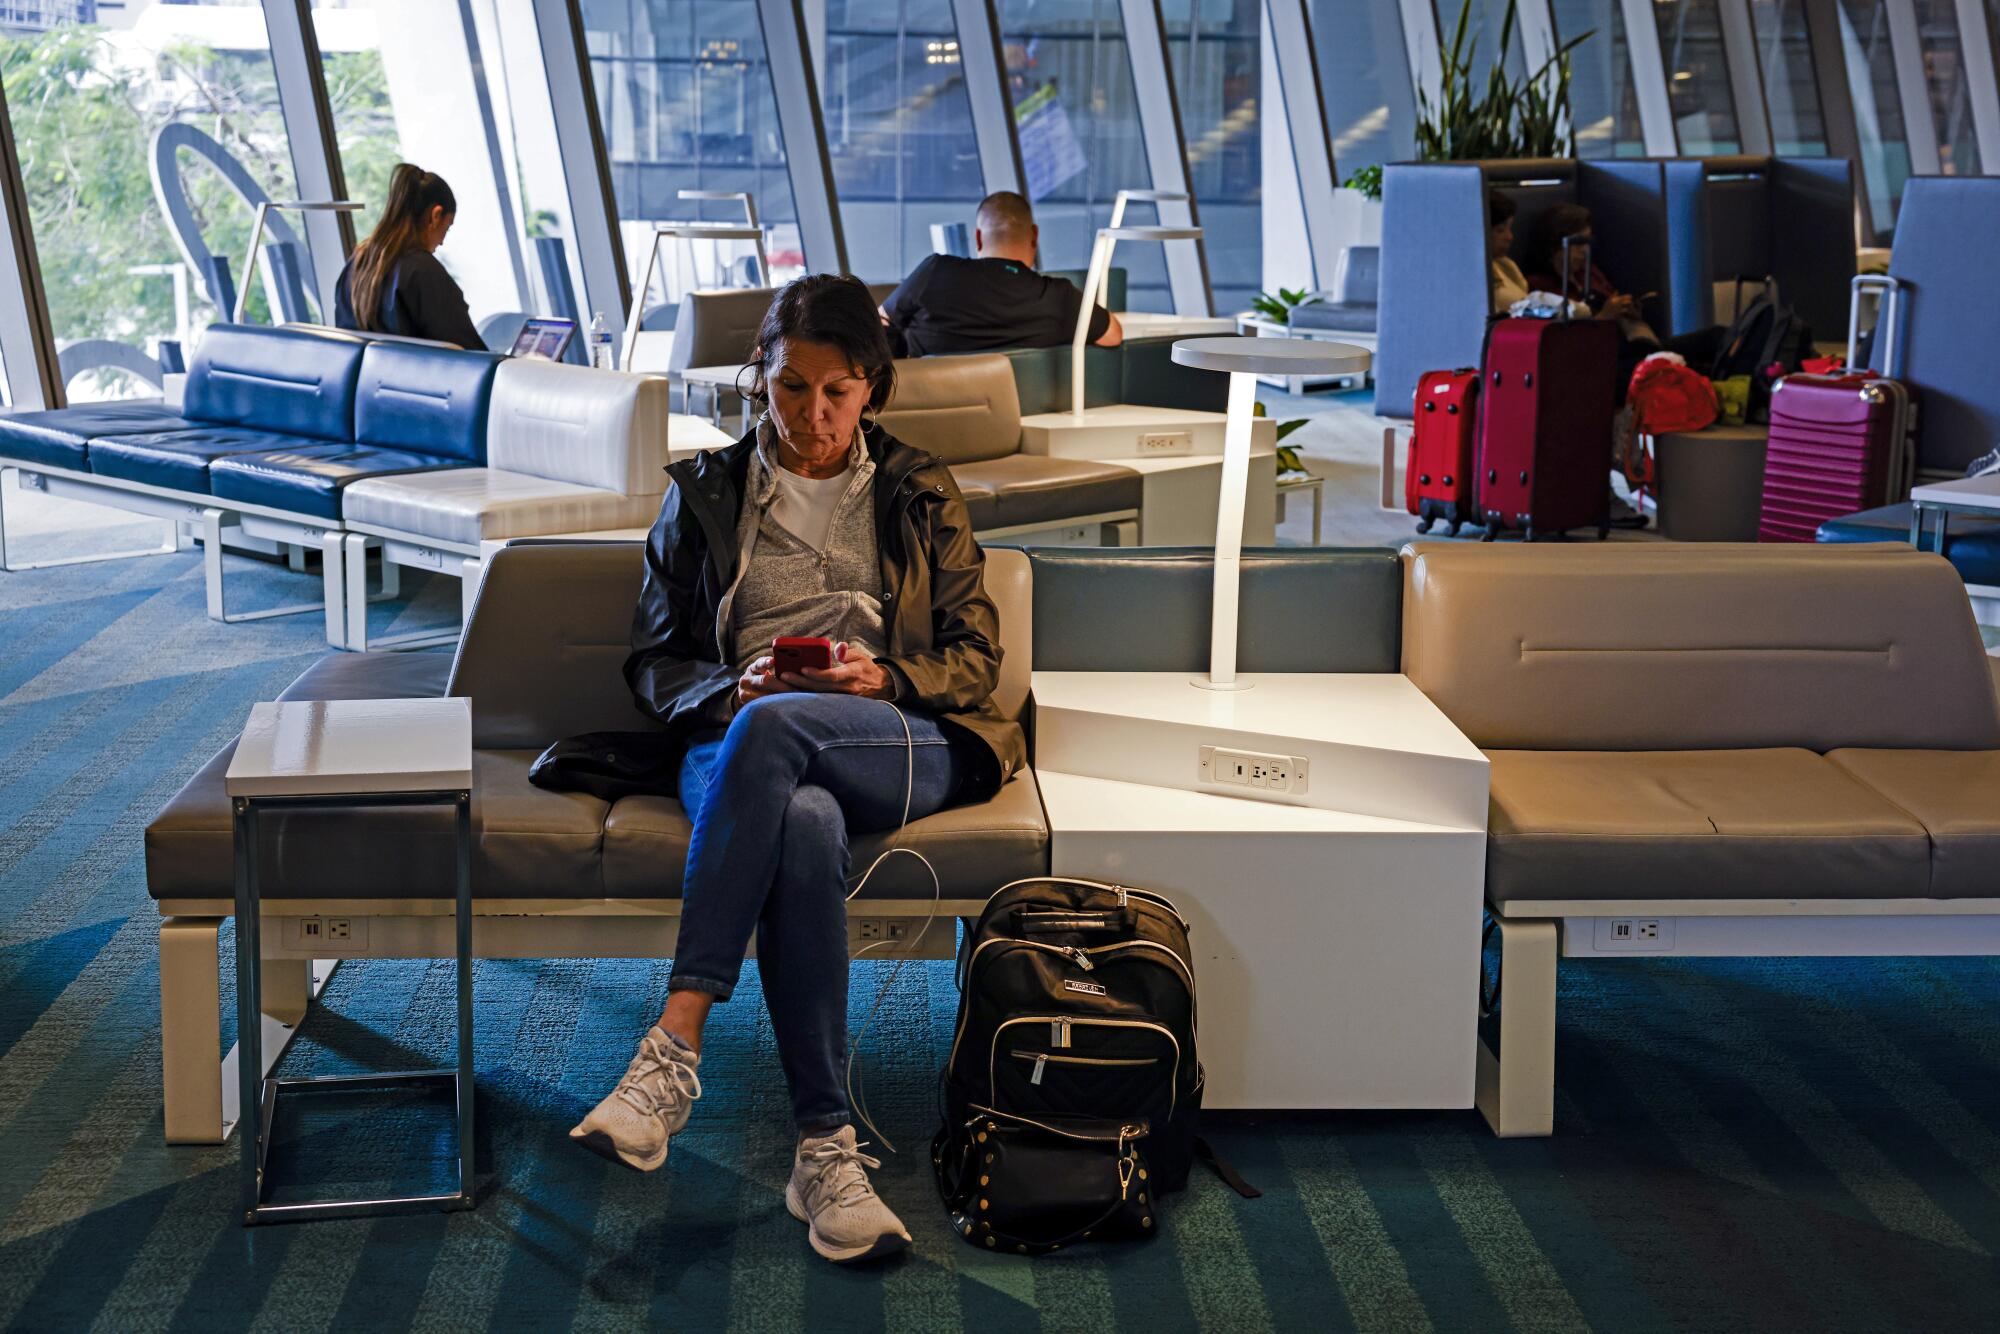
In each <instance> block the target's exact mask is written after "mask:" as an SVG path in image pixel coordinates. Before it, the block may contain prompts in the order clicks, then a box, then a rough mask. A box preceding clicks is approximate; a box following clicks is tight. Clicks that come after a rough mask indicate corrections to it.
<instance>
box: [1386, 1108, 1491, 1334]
mask: <svg viewBox="0 0 2000 1334" xmlns="http://www.w3.org/2000/svg"><path fill="white" fill-rule="evenodd" d="M1371 1129H1372V1127H1371ZM1348 1153H1349V1155H1350V1156H1351V1158H1352V1159H1353V1163H1354V1173H1355V1177H1356V1179H1357V1180H1358V1181H1359V1182H1360V1184H1361V1187H1362V1189H1363V1190H1365V1191H1367V1192H1368V1198H1369V1199H1370V1200H1371V1201H1372V1202H1373V1203H1374V1205H1375V1209H1376V1212H1377V1213H1379V1214H1380V1215H1381V1217H1382V1226H1383V1228H1384V1230H1386V1231H1387V1233H1388V1235H1389V1239H1390V1241H1391V1242H1392V1243H1393V1244H1394V1246H1395V1247H1396V1250H1397V1251H1398V1252H1399V1253H1400V1254H1401V1256H1402V1260H1403V1264H1404V1266H1405V1269H1406V1271H1407V1273H1408V1274H1409V1278H1410V1283H1411V1285H1412V1286H1413V1287H1415V1288H1416V1290H1417V1294H1418V1296H1419V1297H1421V1298H1422V1299H1423V1303H1424V1307H1425V1309H1426V1310H1427V1311H1428V1313H1429V1316H1430V1319H1431V1321H1432V1322H1433V1323H1435V1324H1438V1325H1441V1326H1444V1327H1446V1328H1471V1329H1500V1328H1504V1327H1505V1325H1506V1323H1507V1313H1506V1311H1505V1309H1504V1308H1503V1307H1502V1306H1501V1305H1500V1303H1499V1301H1498V1299H1497V1298H1496V1297H1495V1295H1494V1292H1493V1289H1492V1287H1491V1286H1490V1285H1489V1284H1488V1283H1487V1282H1486V1280H1485V1278H1484V1277H1483V1276H1482V1275H1481V1274H1480V1272H1479V1268H1478V1266H1477V1265H1476V1264H1475V1263H1474V1262H1473V1259H1472V1255H1471V1253H1470V1251H1469V1250H1468V1249H1467V1247H1466V1244H1465V1237H1464V1236H1463V1234H1461V1233H1460V1232H1459V1230H1458V1227H1457V1226H1456V1225H1455V1224H1454V1223H1453V1221H1452V1217H1451V1214H1450V1212H1449V1211H1448V1210H1447V1209H1446V1208H1445V1207H1444V1202H1443V1201H1442V1200H1440V1199H1439V1198H1438V1194H1437V1191H1436V1189H1435V1188H1434V1187H1433V1186H1432V1184H1431V1181H1430V1177H1429V1175H1428V1174H1427V1173H1426V1172H1425V1171H1424V1170H1423V1167H1422V1165H1421V1164H1420V1163H1419V1162H1418V1161H1417V1156H1416V1151H1415V1149H1414V1147H1413V1146H1412V1144H1411V1143H1410V1142H1409V1141H1407V1140H1405V1139H1403V1138H1401V1137H1391V1136H1389V1135H1386V1134H1382V1133H1380V1132H1379V1130H1376V1131H1375V1133H1370V1134H1367V1135H1362V1136H1356V1137H1355V1138H1354V1139H1353V1140H1352V1141H1351V1142H1350V1144H1349V1146H1348Z"/></svg>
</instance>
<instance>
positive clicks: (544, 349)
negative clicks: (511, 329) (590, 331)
mask: <svg viewBox="0 0 2000 1334" xmlns="http://www.w3.org/2000/svg"><path fill="white" fill-rule="evenodd" d="M574 337H576V321H575V320H559V319H539V318H538V319H531V320H528V321H527V322H526V323H524V324H522V326H521V332H520V333H518V334H516V335H515V336H514V346H512V347H510V348H508V349H507V355H508V356H510V357H545V358H547V359H548V360H550V361H561V360H562V357H563V353H564V352H566V351H568V350H569V340H570V339H572V338H574Z"/></svg>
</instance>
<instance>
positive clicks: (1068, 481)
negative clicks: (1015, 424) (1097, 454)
mask: <svg viewBox="0 0 2000 1334" xmlns="http://www.w3.org/2000/svg"><path fill="white" fill-rule="evenodd" d="M951 475H952V477H953V478H954V479H955V480H957V482H958V484H959V488H960V489H961V490H967V489H972V488H976V489H978V490H981V491H985V492H988V493H990V494H991V495H992V496H993V504H992V512H991V513H992V517H991V519H990V521H989V520H987V519H984V518H982V516H981V513H980V511H979V510H974V512H973V516H972V523H973V526H974V527H975V528H1018V527H1020V526H1021V525H1023V524H1031V523H1033V524H1042V523H1046V524H1059V523H1062V522H1064V521H1066V520H1069V519H1080V518H1082V517H1083V516H1085V515H1087V514H1115V513H1118V512H1121V511H1125V510H1136V509H1138V508H1139V506H1140V503H1141V502H1142V501H1143V500H1144V499H1145V494H1146V483H1145V479H1144V478H1142V477H1140V476H1139V474H1138V473H1136V472H1133V471H1132V470H1131V469H1130V468H1121V467H1119V466H1118V465H1117V464H1115V463H1105V462H1101V461H1099V460H1096V459H1052V458H1048V457H1045V456H1043V455H1040V454H1009V455H1008V456H1007V457H1005V458H999V459H983V460H981V461H980V462H978V463H960V464H954V465H953V466H952V470H951Z"/></svg>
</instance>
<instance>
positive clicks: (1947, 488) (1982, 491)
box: [1910, 473, 2000, 510]
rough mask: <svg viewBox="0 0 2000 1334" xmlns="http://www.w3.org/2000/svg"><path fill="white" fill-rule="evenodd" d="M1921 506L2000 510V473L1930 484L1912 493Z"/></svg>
mask: <svg viewBox="0 0 2000 1334" xmlns="http://www.w3.org/2000/svg"><path fill="white" fill-rule="evenodd" d="M1910 499H1911V500H1913V501H1915V502H1916V503H1917V504H1919V505H1950V506H1951V507H1952V508H1953V509H1967V510H1973V509H1979V510H2000V473H1992V474H1989V475H1987V476H1985V477H1961V478H1959V479H1958V480H1957V481H1952V482H1929V483H1926V484H1925V485H1923V486H1919V487H1916V488H1914V489H1912V490H1911V492H1910Z"/></svg>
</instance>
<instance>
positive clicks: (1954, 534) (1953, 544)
mask: <svg viewBox="0 0 2000 1334" xmlns="http://www.w3.org/2000/svg"><path fill="white" fill-rule="evenodd" d="M1936 525H1937V520H1936V519H1935V518H1933V519H1932V520H1930V527H1928V528H1927V529H1926V530H1925V533H1924V548H1925V550H1929V549H1930V548H1931V544H1932V543H1933V542H1934V541H1936V532H1937V526H1936ZM1819 540H1820V541H1822V542H1907V541H1909V540H1910V507H1909V504H1908V503H1907V502H1906V503H1904V504H1901V505H1884V506H1882V508H1880V509H1873V510H1862V511H1861V512H1860V513H1859V514H1848V515H1844V516H1842V517H1841V518H1838V519H1829V520H1827V521H1826V522H1825V523H1823V524H1821V525H1820V526H1819ZM1944 558H1945V559H1946V560H1948V561H1950V562H1951V563H1952V567H1953V568H1954V569H1956V570H1957V571H1958V574H1959V577H1960V578H1961V579H1963V580H1965V582H1966V583H1968V584H1986V585H1989V586H1993V585H2000V518H1988V517H1986V516H1985V515H1983V514H1954V515H1952V516H1951V519H1950V522H1949V523H1948V524H1947V525H1946V528H1945V543H1944Z"/></svg>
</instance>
